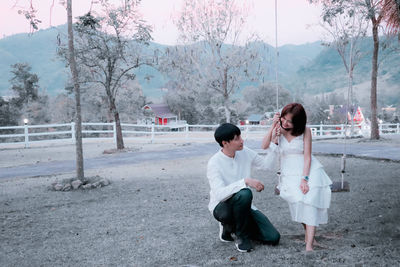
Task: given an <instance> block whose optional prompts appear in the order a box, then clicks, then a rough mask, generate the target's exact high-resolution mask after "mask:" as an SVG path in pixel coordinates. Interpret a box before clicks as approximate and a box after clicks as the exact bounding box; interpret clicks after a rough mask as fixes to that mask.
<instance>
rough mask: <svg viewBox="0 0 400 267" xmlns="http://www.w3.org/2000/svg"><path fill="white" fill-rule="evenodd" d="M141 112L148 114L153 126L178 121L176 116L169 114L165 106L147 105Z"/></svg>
mask: <svg viewBox="0 0 400 267" xmlns="http://www.w3.org/2000/svg"><path fill="white" fill-rule="evenodd" d="M143 110H145V111H148V112H150V114H151V115H152V121H153V122H154V124H155V125H167V124H169V123H171V122H173V123H176V122H177V120H178V116H176V115H175V114H173V113H172V112H171V110H170V109H169V107H168V105H167V104H148V105H145V106H144V107H143Z"/></svg>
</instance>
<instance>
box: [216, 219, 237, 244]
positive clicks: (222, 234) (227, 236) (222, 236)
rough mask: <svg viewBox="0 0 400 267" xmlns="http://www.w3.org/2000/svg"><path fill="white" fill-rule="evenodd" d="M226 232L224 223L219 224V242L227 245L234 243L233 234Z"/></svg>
mask: <svg viewBox="0 0 400 267" xmlns="http://www.w3.org/2000/svg"><path fill="white" fill-rule="evenodd" d="M224 230H225V229H224V226H223V225H222V223H219V240H221V241H222V242H225V243H228V242H233V241H234V239H233V238H232V234H231V233H229V232H227V231H226V230H225V231H224Z"/></svg>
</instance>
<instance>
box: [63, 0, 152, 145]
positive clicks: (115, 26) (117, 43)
mask: <svg viewBox="0 0 400 267" xmlns="http://www.w3.org/2000/svg"><path fill="white" fill-rule="evenodd" d="M139 2H140V1H125V5H124V6H123V7H114V6H112V5H110V4H109V3H108V1H101V3H102V8H103V10H102V16H100V15H99V16H97V17H95V16H93V15H92V13H91V12H88V13H87V14H86V15H84V16H81V17H79V21H78V23H77V24H76V27H75V30H76V32H77V36H76V39H75V40H76V43H77V53H76V57H77V61H78V63H79V65H80V73H81V76H82V79H81V81H82V82H88V83H95V84H98V85H100V87H102V88H103V89H104V90H105V93H106V96H107V101H108V106H109V110H110V113H111V114H112V116H113V118H114V121H115V123H116V132H117V149H123V148H124V142H123V137H122V129H121V122H120V115H119V111H118V109H117V105H116V98H117V95H118V91H119V88H120V87H121V85H122V84H124V83H126V82H127V81H129V80H134V79H135V74H134V73H133V70H134V69H136V68H138V67H139V66H141V65H142V64H149V62H150V60H147V59H146V57H145V55H144V54H143V51H142V47H143V46H144V45H147V44H148V41H149V40H150V39H151V36H150V31H151V28H150V27H149V26H148V25H146V24H145V22H144V21H143V20H142V18H141V17H140V15H139V13H138V9H137V5H138V4H139ZM61 53H62V50H61Z"/></svg>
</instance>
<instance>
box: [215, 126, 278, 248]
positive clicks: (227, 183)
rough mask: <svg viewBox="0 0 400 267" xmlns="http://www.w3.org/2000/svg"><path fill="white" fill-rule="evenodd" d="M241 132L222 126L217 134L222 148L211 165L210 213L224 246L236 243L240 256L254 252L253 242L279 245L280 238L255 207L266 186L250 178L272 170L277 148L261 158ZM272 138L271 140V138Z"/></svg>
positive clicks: (273, 147) (216, 138)
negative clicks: (256, 196) (253, 170)
mask: <svg viewBox="0 0 400 267" xmlns="http://www.w3.org/2000/svg"><path fill="white" fill-rule="evenodd" d="M240 134H241V133H240V129H239V128H238V127H237V126H235V125H233V124H230V123H224V124H222V125H220V126H219V127H218V128H217V130H216V131H215V133H214V137H215V140H216V141H217V142H218V144H219V145H220V146H221V147H222V149H221V150H220V151H218V152H217V153H216V154H215V155H214V156H212V157H211V159H210V160H209V161H208V165H207V178H208V181H209V183H210V188H211V190H210V203H209V205H208V208H209V210H210V211H211V213H212V214H213V215H214V217H215V219H217V221H219V225H220V233H219V238H220V240H221V241H222V242H233V241H234V239H233V237H232V234H235V236H236V243H235V245H236V248H237V250H238V251H240V252H249V251H251V250H252V249H253V246H252V244H251V240H257V241H260V242H262V243H265V244H271V245H277V244H278V243H279V239H280V234H279V232H278V231H277V230H276V229H275V227H274V226H273V225H272V224H271V222H270V221H269V220H268V218H267V217H266V216H265V215H264V214H262V213H261V212H260V211H259V210H257V209H256V207H254V206H253V205H252V200H253V194H252V191H251V190H250V189H249V187H251V188H254V189H255V190H256V191H257V192H261V191H262V190H264V185H263V184H262V183H261V182H260V181H258V180H256V179H252V178H250V174H251V167H252V166H253V165H254V166H255V167H258V168H262V169H267V170H270V169H271V167H272V164H273V162H274V158H275V150H276V145H275V144H273V143H271V146H270V148H269V151H268V152H269V153H268V154H267V155H266V156H260V155H258V154H257V152H255V151H253V150H251V149H249V148H247V147H245V146H243V139H242V137H241V136H240ZM270 138H271V137H270Z"/></svg>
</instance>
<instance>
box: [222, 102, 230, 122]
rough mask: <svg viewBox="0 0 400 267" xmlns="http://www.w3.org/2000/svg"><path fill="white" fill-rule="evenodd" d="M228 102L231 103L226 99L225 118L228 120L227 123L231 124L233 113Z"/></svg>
mask: <svg viewBox="0 0 400 267" xmlns="http://www.w3.org/2000/svg"><path fill="white" fill-rule="evenodd" d="M228 102H229V100H228V99H225V101H224V109H225V118H226V122H231V111H230V110H229V106H228Z"/></svg>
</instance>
